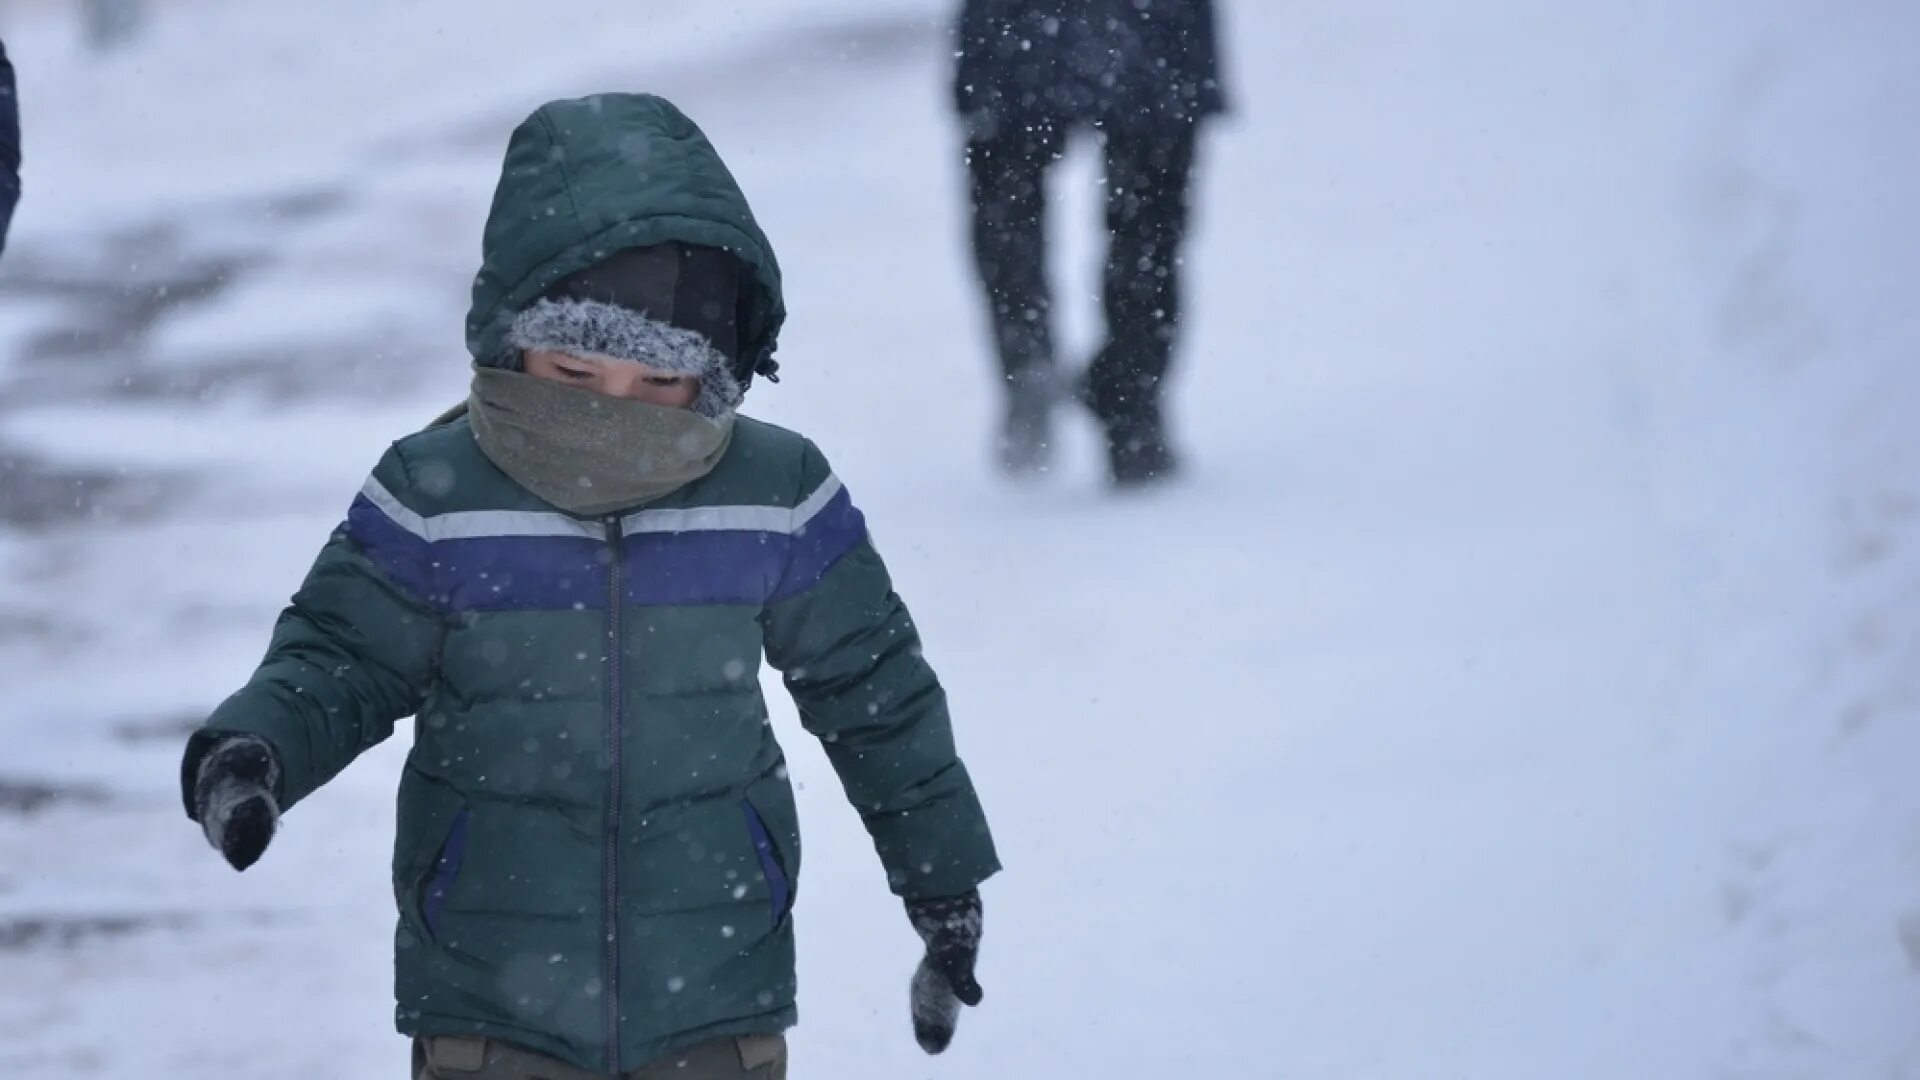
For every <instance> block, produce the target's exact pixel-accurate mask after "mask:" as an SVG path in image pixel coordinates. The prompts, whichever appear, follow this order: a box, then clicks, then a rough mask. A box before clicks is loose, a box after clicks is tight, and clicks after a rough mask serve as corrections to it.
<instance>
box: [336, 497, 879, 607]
mask: <svg viewBox="0 0 1920 1080" xmlns="http://www.w3.org/2000/svg"><path fill="white" fill-rule="evenodd" d="M342 528H343V530H344V532H345V533H346V536H347V538H348V539H349V540H351V541H352V542H353V543H354V544H355V545H356V546H358V547H359V549H360V550H361V552H362V553H364V554H365V555H366V557H367V559H368V560H369V561H370V562H372V563H373V564H374V566H375V567H377V568H378V569H379V570H380V571H381V573H383V574H385V575H386V576H387V578H388V579H389V580H391V581H392V582H393V584H394V585H395V586H397V587H398V588H400V589H401V590H402V591H404V592H406V593H407V594H409V595H410V596H412V597H413V598H414V599H416V600H418V601H419V602H420V603H422V604H425V605H427V606H429V607H432V608H435V609H438V610H441V611H448V612H466V611H553V610H566V609H573V610H604V609H605V608H606V605H607V582H608V578H607V571H608V564H609V563H610V561H611V560H610V559H609V557H608V551H607V545H606V542H605V541H603V540H595V539H590V538H587V537H584V536H468V537H449V538H445V539H440V540H434V541H428V540H426V539H423V538H422V537H420V536H419V535H417V534H416V533H414V532H412V531H410V530H408V529H407V528H405V527H404V526H402V525H400V524H398V523H397V522H395V521H394V520H393V519H392V518H391V517H389V516H388V515H387V514H386V513H385V512H384V511H382V510H381V509H380V507H379V506H377V505H376V504H375V503H374V502H373V501H372V500H370V499H368V498H367V497H366V496H365V495H361V496H358V497H356V498H355V499H354V500H353V505H352V507H351V508H349V510H348V511H347V520H346V523H345V525H343V526H342ZM866 535H867V526H866V518H865V516H864V515H862V514H861V513H860V510H859V508H857V507H855V506H854V505H853V500H852V499H851V498H850V497H849V496H848V495H847V492H846V489H845V488H841V489H840V490H838V491H836V492H835V493H834V495H833V497H832V498H831V499H829V500H828V501H827V503H826V505H825V506H823V507H821V509H820V511H819V512H818V513H816V514H815V515H814V516H813V517H812V518H811V519H810V520H808V521H807V522H806V523H805V524H803V525H801V526H799V527H798V528H796V529H795V530H794V531H793V532H792V533H784V532H772V531H766V530H759V529H699V530H687V531H683V532H641V533H636V534H634V535H631V536H628V537H626V538H625V539H624V540H623V541H622V542H621V545H622V546H621V555H622V559H623V570H624V575H623V588H622V593H623V595H622V599H623V600H624V601H625V602H626V603H628V604H632V605H641V606H677V605H687V606H693V605H703V604H766V603H769V602H772V601H776V600H784V599H786V598H788V597H791V596H796V595H798V594H800V593H803V592H805V591H806V590H808V589H810V588H812V587H813V586H814V585H815V584H817V583H818V582H819V580H820V579H821V578H822V577H823V576H825V574H826V572H827V571H828V570H829V569H831V568H832V567H833V565H834V564H835V563H837V562H839V561H840V559H841V558H842V557H844V556H845V555H846V554H847V553H848V552H850V551H852V550H853V549H854V548H855V547H857V546H858V545H859V544H860V543H861V542H862V541H863V540H865V539H866Z"/></svg>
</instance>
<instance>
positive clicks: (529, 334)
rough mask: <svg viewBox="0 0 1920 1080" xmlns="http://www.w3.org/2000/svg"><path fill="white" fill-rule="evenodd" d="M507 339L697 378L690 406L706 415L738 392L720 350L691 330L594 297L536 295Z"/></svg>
mask: <svg viewBox="0 0 1920 1080" xmlns="http://www.w3.org/2000/svg"><path fill="white" fill-rule="evenodd" d="M507 344H508V345H510V346H512V347H513V348H515V349H534V350H538V351H541V352H561V353H567V354H568V355H571V356H578V357H581V358H583V359H589V360H627V361H633V362H637V363H642V364H646V365H647V366H648V367H652V368H658V369H660V370H661V371H665V372H670V373H672V374H675V375H693V376H696V377H698V378H699V380H700V394H699V396H698V397H696V398H694V401H693V405H692V406H691V407H692V409H693V411H694V412H696V413H699V414H700V415H701V416H704V417H707V418H708V419H711V420H718V419H719V418H720V417H721V416H724V415H725V414H727V413H730V412H732V411H733V410H734V409H736V408H738V407H739V405H740V401H741V399H742V397H744V394H743V393H742V392H741V389H740V381H739V380H738V379H737V378H735V377H734V374H733V365H732V363H731V362H730V361H729V360H728V359H727V357H726V354H725V353H722V352H721V351H720V350H719V349H716V348H714V347H713V345H712V344H711V343H709V342H708V341H707V339H706V338H705V337H703V336H701V335H700V334H698V333H696V332H694V331H692V330H683V329H681V328H680V327H677V326H673V325H671V324H669V323H664V322H661V321H660V320H658V319H653V318H649V317H648V316H646V315H643V314H641V313H640V312H637V311H633V310H630V309H628V308H623V307H620V306H618V305H615V304H608V303H603V302H601V301H598V300H544V299H543V300H536V301H534V302H533V303H532V304H531V305H529V306H528V307H527V308H526V310H524V311H522V312H520V313H519V314H518V315H516V316H514V319H513V325H512V326H510V327H509V328H508V329H507Z"/></svg>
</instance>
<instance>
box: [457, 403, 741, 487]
mask: <svg viewBox="0 0 1920 1080" xmlns="http://www.w3.org/2000/svg"><path fill="white" fill-rule="evenodd" d="M467 411H468V414H469V416H471V418H472V423H473V435H474V438H475V439H477V440H479V443H480V449H481V451H482V452H483V453H485V454H486V455H487V458H488V459H489V460H491V461H492V462H493V463H494V464H495V465H497V466H499V467H500V471H501V472H504V473H506V474H507V475H508V476H510V477H512V478H513V480H514V482H515V483H518V484H519V485H520V486H521V487H524V488H526V489H527V490H528V491H531V492H533V493H534V494H535V495H538V496H539V497H540V498H542V499H544V500H546V501H547V502H549V503H552V504H553V505H554V506H557V507H559V508H560V509H562V510H565V511H566V512H568V513H570V514H579V515H582V516H595V515H599V514H607V513H612V512H613V511H616V510H625V509H629V508H631V507H635V506H638V505H640V504H642V503H646V502H651V501H653V500H654V499H658V498H660V497H661V496H662V495H665V494H667V493H668V492H671V491H674V490H677V489H679V488H682V487H685V486H686V485H687V484H690V483H692V482H693V481H695V480H698V479H700V478H701V477H703V476H705V475H707V473H709V472H712V471H713V467H714V466H715V465H717V464H719V463H720V459H721V457H723V456H724V455H725V454H726V452H727V446H728V444H729V443H730V442H731V441H732V439H733V413H732V412H731V411H729V412H727V413H725V414H724V415H722V416H721V417H720V418H719V419H717V420H714V419H708V418H707V417H704V416H701V415H700V414H698V413H696V412H694V411H692V410H691V409H681V408H672V407H669V406H665V405H653V404H650V403H648V402H644V401H634V400H632V399H631V398H617V397H609V396H608V395H606V394H600V393H595V392H594V391H592V390H583V389H581V388H579V387H576V386H566V385H564V384H562V383H557V382H554V381H552V380H551V379H542V378H539V377H537V376H533V375H528V374H525V373H523V372H518V371H507V370H505V369H502V368H490V367H476V368H475V369H474V372H473V393H472V396H471V397H469V398H468V399H467Z"/></svg>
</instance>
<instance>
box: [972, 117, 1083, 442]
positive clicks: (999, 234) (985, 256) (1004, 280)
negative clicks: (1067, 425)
mask: <svg viewBox="0 0 1920 1080" xmlns="http://www.w3.org/2000/svg"><path fill="white" fill-rule="evenodd" d="M1064 142H1065V139H1064V136H1063V135H1062V133H1061V132H1060V131H1058V130H1057V129H1055V128H1053V127H1051V126H1042V127H1038V128H1020V129H1016V130H1012V131H1004V132H1001V133H998V134H994V135H991V136H976V137H975V138H973V139H971V140H969V141H968V143H967V176H968V181H969V193H970V196H971V199H970V202H971V208H972V214H973V222H972V225H973V228H972V238H973V257H974V266H975V268H976V269H977V271H978V272H979V276H980V285H981V287H982V289H983V290H984V292H985V295H986V301H987V312H988V317H989V319H990V320H991V323H992V327H993V344H994V349H995V352H996V354H997V356H998V359H999V362H1000V374H1001V377H1002V378H1003V379H1004V380H1005V382H1006V388H1007V414H1006V423H1005V426H1004V427H1003V429H1002V432H1001V440H1000V459H1001V464H1002V466H1003V467H1004V468H1006V469H1007V470H1008V471H1009V472H1016V473H1019V472H1031V471H1035V470H1038V469H1040V468H1043V467H1044V466H1045V465H1046V462H1047V459H1048V457H1049V455H1050V452H1051V443H1052V432H1051V424H1050V420H1049V417H1050V413H1051V411H1052V406H1053V400H1054V397H1055V386H1056V376H1055V371H1054V352H1053V326H1052V314H1053V294H1052V291H1051V290H1050V289H1049V288H1048V286H1047V276H1046V269H1047V267H1046V263H1047V259H1046V201H1047V192H1046V177H1047V168H1048V167H1049V166H1051V165H1052V164H1053V163H1054V162H1055V161H1057V160H1058V159H1059V157H1060V152H1061V150H1062V148H1063V146H1064Z"/></svg>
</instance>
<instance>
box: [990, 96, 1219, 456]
mask: <svg viewBox="0 0 1920 1080" xmlns="http://www.w3.org/2000/svg"><path fill="white" fill-rule="evenodd" d="M1101 134H1102V139H1103V147H1104V151H1105V157H1106V176H1105V180H1104V186H1105V189H1106V199H1107V206H1106V225H1107V237H1108V249H1107V263H1106V274H1105V281H1104V284H1103V287H1102V290H1101V297H1102V301H1103V303H1104V306H1105V310H1106V321H1107V339H1106V343H1105V344H1104V345H1103V346H1102V347H1101V349H1100V351H1099V353H1098V354H1097V355H1096V356H1095V357H1094V359H1093V362H1092V364H1091V365H1090V366H1089V367H1088V369H1087V378H1086V384H1085V388H1084V393H1085V394H1086V399H1087V403H1088V405H1090V406H1091V407H1092V408H1093V410H1094V412H1095V413H1096V414H1097V415H1099V416H1100V417H1101V419H1103V420H1105V421H1107V423H1108V426H1109V427H1110V428H1111V427H1113V426H1115V425H1116V424H1125V423H1128V422H1130V421H1131V420H1133V419H1134V418H1136V417H1139V416H1141V415H1143V414H1150V415H1151V416H1152V417H1153V422H1154V423H1156V424H1157V422H1158V409H1159V397H1160V385H1161V382H1162V380H1164V379H1165V378H1166V374H1167V369H1168V366H1169V364H1170V363H1171V361H1172V358H1173V344H1174V337H1175V334H1176V332H1177V330H1178V328H1179V324H1180V279H1179V253H1180V244H1181V241H1182V240H1183V239H1184V238H1185V235H1186V231H1187V216H1188V215H1187V192H1188V189H1189V187H1190V185H1191V181H1192V176H1193V156H1194V141H1195V139H1194V135H1195V130H1194V127H1193V126H1192V125H1190V124H1177V125H1176V124H1168V125H1161V126H1158V127H1156V128H1154V129H1149V130H1139V131H1132V130H1119V129H1107V130H1105V131H1103V132H1102V133H1101ZM1066 140H1067V134H1066V132H1065V131H1064V130H1062V129H1060V128H1057V127H1051V126H1046V127H1038V128H1030V129H1024V130H1015V131H1011V132H1002V133H999V134H995V135H993V136H991V137H985V138H975V139H973V140H971V141H970V142H969V143H968V145H967V169H968V174H969V177H970V179H971V193H972V203H973V254H974V260H975V264H976V266H977V268H978V270H979V274H980V282H981V285H982V286H983V287H984V288H985V290H986V297H987V304H988V309H989V311H990V313H991V317H992V322H993V339H994V346H995V349H996V351H997V352H998V354H999V359H1000V367H1001V371H1002V372H1003V373H1004V374H1005V375H1006V377H1007V379H1008V381H1009V383H1014V382H1018V381H1020V379H1021V377H1022V376H1023V375H1024V374H1027V373H1034V374H1040V373H1045V372H1050V371H1051V370H1052V369H1053V367H1054V364H1055V357H1054V343H1053V328H1052V310H1053V300H1052V291H1051V290H1050V289H1049V287H1048V285H1047V279H1046V239H1045V234H1046V229H1045V222H1046V174H1047V169H1048V168H1049V167H1050V166H1051V165H1052V164H1053V163H1054V162H1055V161H1058V160H1059V159H1060V156H1061V153H1062V152H1063V151H1064V150H1065V149H1066Z"/></svg>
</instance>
